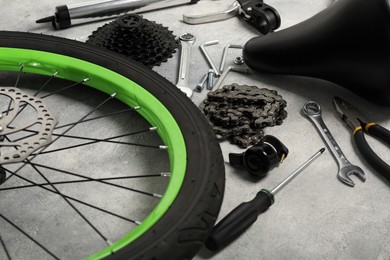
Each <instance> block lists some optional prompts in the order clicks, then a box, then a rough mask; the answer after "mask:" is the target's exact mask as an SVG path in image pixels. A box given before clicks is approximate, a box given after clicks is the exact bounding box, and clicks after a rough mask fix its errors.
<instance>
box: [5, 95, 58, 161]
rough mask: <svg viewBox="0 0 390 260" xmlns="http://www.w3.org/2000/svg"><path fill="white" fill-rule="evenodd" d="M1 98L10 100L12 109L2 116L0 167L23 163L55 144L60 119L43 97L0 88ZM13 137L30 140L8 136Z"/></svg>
mask: <svg viewBox="0 0 390 260" xmlns="http://www.w3.org/2000/svg"><path fill="white" fill-rule="evenodd" d="M0 96H5V97H8V98H9V109H7V110H6V111H3V112H2V116H1V117H0V128H1V131H0V136H1V137H4V138H1V141H0V147H1V153H0V165H2V164H7V163H15V162H21V161H23V160H25V159H26V158H27V157H28V156H29V155H30V154H31V153H33V152H34V151H36V150H37V149H39V148H41V147H43V146H46V145H48V144H49V143H51V142H52V133H53V129H54V127H55V126H56V125H57V119H56V118H55V116H54V115H52V114H51V113H50V111H49V109H48V108H47V106H46V105H45V104H44V102H43V101H42V100H41V99H40V98H37V97H34V96H30V95H28V94H26V93H24V92H23V91H21V90H20V89H18V88H14V87H2V88H0ZM31 133H33V135H31ZM11 134H15V135H22V136H27V137H25V138H22V139H21V138H20V136H19V138H18V139H19V141H12V140H10V139H8V138H7V137H6V136H7V135H11Z"/></svg>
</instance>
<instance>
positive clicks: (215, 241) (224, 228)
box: [206, 148, 325, 251]
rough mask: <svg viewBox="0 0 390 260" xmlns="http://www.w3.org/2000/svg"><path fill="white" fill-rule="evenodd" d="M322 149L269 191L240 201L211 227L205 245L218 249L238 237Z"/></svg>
mask: <svg viewBox="0 0 390 260" xmlns="http://www.w3.org/2000/svg"><path fill="white" fill-rule="evenodd" d="M324 151H325V148H322V149H320V150H319V151H318V152H317V153H315V154H314V155H313V156H312V157H310V158H309V159H308V160H307V161H306V162H304V163H303V164H302V165H301V166H300V167H299V168H298V169H296V170H295V171H294V172H293V173H292V174H290V175H289V176H288V177H287V178H286V179H285V180H284V181H282V182H281V183H280V184H279V185H277V186H276V187H275V188H273V189H272V190H271V191H268V190H266V189H262V190H261V191H259V192H258V193H257V195H256V197H255V198H254V199H253V200H251V201H248V202H244V203H241V204H240V205H239V206H238V207H236V208H235V209H233V210H232V211H231V212H230V213H229V214H228V215H227V216H226V217H224V218H223V219H222V220H221V221H220V222H219V223H218V224H217V225H216V226H215V227H214V228H213V230H212V232H211V234H210V236H209V238H208V239H207V241H206V247H207V248H208V249H209V250H211V251H218V250H220V249H222V248H224V247H225V246H226V245H228V244H229V243H230V242H232V241H233V240H235V239H236V238H237V237H239V236H240V235H241V234H242V233H243V232H244V231H245V230H247V229H248V228H249V227H250V226H251V225H252V224H253V223H254V222H255V221H256V220H257V217H258V215H259V214H261V213H263V212H264V211H266V210H267V209H268V208H269V207H270V206H271V205H272V204H273V203H274V201H275V200H274V195H275V194H276V193H278V192H279V191H280V190H281V189H282V188H283V187H284V186H286V185H287V184H288V183H289V182H291V181H292V180H293V179H294V178H295V177H296V176H297V175H298V174H299V173H301V172H302V171H303V170H304V169H305V168H306V167H307V166H308V165H309V164H310V163H311V162H313V161H314V160H315V159H316V158H317V157H319V156H320V155H321V154H322V153H323V152H324Z"/></svg>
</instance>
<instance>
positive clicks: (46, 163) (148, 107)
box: [0, 32, 224, 259]
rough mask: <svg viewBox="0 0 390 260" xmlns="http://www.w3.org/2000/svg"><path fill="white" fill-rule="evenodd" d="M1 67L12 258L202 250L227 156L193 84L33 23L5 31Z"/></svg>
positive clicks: (1, 229)
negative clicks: (191, 91) (37, 29)
mask: <svg viewBox="0 0 390 260" xmlns="http://www.w3.org/2000/svg"><path fill="white" fill-rule="evenodd" d="M0 71H1V74H0V82H2V83H1V84H0V97H1V98H0V102H1V103H0V105H1V106H2V108H1V109H2V114H1V115H2V116H1V117H0V126H1V127H2V130H0V131H3V130H4V129H5V130H6V131H5V132H4V131H3V132H0V134H1V137H2V138H1V144H2V145H1V148H0V149H1V151H0V152H1V153H0V156H1V160H2V163H1V165H0V166H1V167H0V170H1V172H2V176H3V181H4V177H5V178H6V180H5V181H4V182H0V183H2V184H0V194H1V195H0V196H1V202H0V208H1V210H0V258H5V259H7V258H8V259H23V258H28V259H52V258H58V259H62V258H65V259H76V258H88V259H101V258H108V259H161V258H164V259H188V258H191V257H193V256H194V254H196V252H197V250H198V249H199V248H200V247H201V246H202V244H203V242H204V240H205V239H206V238H207V236H208V233H209V231H210V229H211V228H212V226H213V224H214V222H215V220H216V217H217V215H218V212H219V209H220V205H221V202H222V197H223V191H224V165H223V159H222V155H221V151H220V148H219V145H218V143H217V142H216V140H215V137H214V135H213V133H212V131H211V130H210V128H209V125H208V123H207V122H206V120H205V119H204V118H203V116H202V115H201V114H200V113H199V112H198V110H197V108H196V107H195V106H194V105H193V104H192V102H191V101H190V100H189V99H188V98H187V97H185V95H183V93H181V92H180V91H179V90H178V89H177V88H176V87H175V86H173V85H172V84H171V83H169V82H168V81H167V80H165V79H164V78H163V77H161V76H159V75H158V74H157V73H154V72H153V71H151V70H149V69H147V68H146V67H143V66H142V65H140V64H137V63H135V62H133V61H131V60H128V59H125V58H123V57H121V56H119V55H116V54H114V53H111V52H106V51H102V50H100V49H96V48H93V47H91V46H88V45H86V44H83V43H80V42H77V41H72V40H67V39H62V38H57V37H52V36H45V35H38V34H31V33H17V32H0ZM21 96H23V97H24V98H22V99H20V97H21ZM18 98H19V99H18ZM18 100H19V101H20V100H22V101H21V102H19V101H18ZM42 102H43V103H44V104H45V106H44V107H43V106H42V107H40V106H38V105H40V104H41V103H42ZM47 110H50V112H47ZM12 111H16V112H15V113H13V112H12ZM12 114H13V117H14V118H12V119H11V120H8V121H11V122H8V123H7V118H8V119H9V117H12ZM32 115H33V116H32ZM31 118H33V119H31ZM36 118H38V119H36ZM42 118H43V119H42ZM16 119H18V120H16ZM130 119H131V120H132V121H130ZM2 120H3V121H2ZM4 120H5V121H4ZM26 120H27V121H28V120H30V121H31V122H29V123H25V121H26ZM34 120H35V121H34ZM36 120H38V121H39V120H41V121H40V122H38V121H36ZM42 120H43V121H44V122H46V125H43V123H42ZM16 121H18V122H16ZM19 121H20V122H19ZM54 121H58V123H57V124H55V122H54ZM7 124H8V125H7ZM11 124H12V126H11ZM26 125H27V126H29V127H26ZM42 127H43V130H42V129H41V128H42ZM50 128H52V129H51V130H52V131H50ZM15 129H17V130H18V131H16V130H15ZM7 131H8V132H7ZM15 131H16V132H15ZM121 131H122V132H121ZM45 134H46V135H45ZM37 135H38V137H37ZM48 135H49V136H51V140H50V138H48V137H47V136H48ZM107 135H108V137H107ZM42 137H43V138H42ZM29 138H33V139H32V140H33V141H31V140H30V139H29ZM34 138H35V139H34ZM36 138H38V139H39V141H36V140H37V139H36ZM29 140H30V141H29ZM34 140H35V141H36V142H35V141H34ZM20 142H22V143H20ZM24 145H25V147H24ZM29 149H31V151H29ZM135 171H137V173H134V172H135ZM80 172H81V173H82V174H80ZM130 181H131V182H130ZM136 199H138V201H136ZM146 204H148V205H146ZM133 206H138V207H139V208H138V209H134V208H132V207H133ZM96 241H97V242H96Z"/></svg>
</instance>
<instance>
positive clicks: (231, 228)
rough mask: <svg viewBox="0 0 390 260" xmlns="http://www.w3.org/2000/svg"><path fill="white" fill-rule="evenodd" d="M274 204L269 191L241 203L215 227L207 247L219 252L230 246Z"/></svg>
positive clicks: (262, 191)
mask: <svg viewBox="0 0 390 260" xmlns="http://www.w3.org/2000/svg"><path fill="white" fill-rule="evenodd" d="M273 202H274V196H273V195H272V194H271V193H270V192H269V191H267V190H261V191H260V192H259V193H257V195H256V197H255V198H254V199H253V200H251V201H248V202H244V203H241V204H240V205H239V206H238V207H237V208H235V209H234V210H233V211H231V212H230V213H229V214H228V215H227V216H226V217H225V218H223V219H222V220H221V221H220V222H219V223H218V224H217V225H216V226H215V227H214V229H213V231H212V232H211V235H210V237H209V238H208V239H207V241H206V247H207V248H208V249H210V250H212V251H217V250H220V249H222V248H223V247H225V246H226V245H228V244H229V243H230V242H232V241H233V240H235V239H236V238H237V237H239V236H240V235H241V234H242V233H243V232H244V231H245V230H247V229H248V228H249V227H250V226H251V225H252V224H253V223H254V222H255V221H256V220H257V216H258V215H259V214H260V213H262V212H264V211H266V210H267V209H268V208H269V207H270V206H271V205H272V204H273Z"/></svg>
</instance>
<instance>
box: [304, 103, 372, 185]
mask: <svg viewBox="0 0 390 260" xmlns="http://www.w3.org/2000/svg"><path fill="white" fill-rule="evenodd" d="M303 112H304V113H305V115H306V116H308V118H309V119H310V120H311V121H312V122H313V123H314V125H315V126H316V127H317V129H318V131H319V132H320V134H321V136H322V138H323V139H324V141H325V143H326V144H327V145H328V147H329V149H330V150H331V151H332V154H333V156H334V157H335V158H336V160H337V163H338V165H339V171H338V173H337V177H338V178H339V180H340V181H342V182H343V183H345V184H347V185H349V186H351V187H353V186H355V183H354V182H353V181H352V180H351V178H350V177H349V176H350V175H356V176H358V177H359V178H360V180H362V181H363V182H365V181H366V176H365V174H364V171H363V170H362V169H361V168H360V167H358V166H356V165H353V164H351V163H350V162H349V161H348V160H347V158H345V155H344V153H343V152H342V151H341V148H340V147H339V145H338V144H337V142H336V140H335V139H334V138H333V136H332V134H331V133H330V131H329V129H328V128H327V127H326V125H325V123H324V121H323V120H322V115H321V106H320V105H319V104H318V103H317V102H314V101H309V102H307V103H306V104H305V105H304V106H303Z"/></svg>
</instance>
